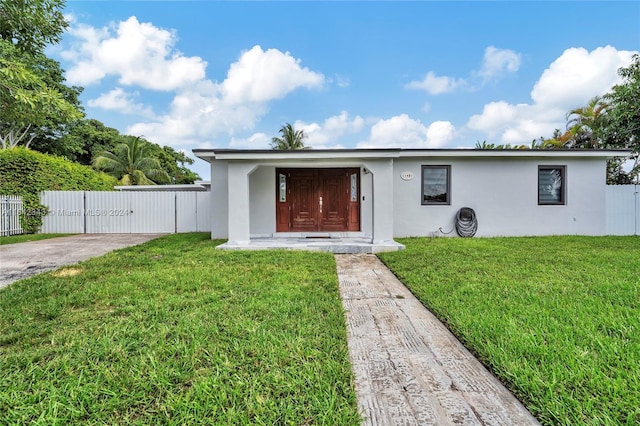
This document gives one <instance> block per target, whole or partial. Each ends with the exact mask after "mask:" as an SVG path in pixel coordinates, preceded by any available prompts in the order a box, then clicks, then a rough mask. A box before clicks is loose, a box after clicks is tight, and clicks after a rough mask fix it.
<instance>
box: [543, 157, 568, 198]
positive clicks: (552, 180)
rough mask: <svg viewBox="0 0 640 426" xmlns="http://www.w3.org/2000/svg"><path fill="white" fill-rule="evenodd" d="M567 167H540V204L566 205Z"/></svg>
mask: <svg viewBox="0 0 640 426" xmlns="http://www.w3.org/2000/svg"><path fill="white" fill-rule="evenodd" d="M565 186H566V184H565V166H539V167H538V204H540V205H548V204H550V205H563V204H564V203H565Z"/></svg>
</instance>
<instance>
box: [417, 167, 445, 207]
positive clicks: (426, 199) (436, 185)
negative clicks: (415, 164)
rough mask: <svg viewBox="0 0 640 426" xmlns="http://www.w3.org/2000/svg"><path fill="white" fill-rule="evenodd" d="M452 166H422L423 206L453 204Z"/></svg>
mask: <svg viewBox="0 0 640 426" xmlns="http://www.w3.org/2000/svg"><path fill="white" fill-rule="evenodd" d="M450 175H451V166H422V204H451V176H450Z"/></svg>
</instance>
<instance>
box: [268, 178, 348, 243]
mask: <svg viewBox="0 0 640 426" xmlns="http://www.w3.org/2000/svg"><path fill="white" fill-rule="evenodd" d="M359 230H360V169H357V168H341V169H276V231H277V232H346V231H359Z"/></svg>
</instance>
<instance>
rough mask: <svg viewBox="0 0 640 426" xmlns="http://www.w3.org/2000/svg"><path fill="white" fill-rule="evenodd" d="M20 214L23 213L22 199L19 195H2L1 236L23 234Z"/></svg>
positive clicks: (0, 212) (0, 197)
mask: <svg viewBox="0 0 640 426" xmlns="http://www.w3.org/2000/svg"><path fill="white" fill-rule="evenodd" d="M20 212H22V197H20V196H18V195H0V221H1V222H2V223H0V235H1V236H3V237H7V236H9V235H18V234H22V233H23V232H24V231H23V230H22V225H21V224H20Z"/></svg>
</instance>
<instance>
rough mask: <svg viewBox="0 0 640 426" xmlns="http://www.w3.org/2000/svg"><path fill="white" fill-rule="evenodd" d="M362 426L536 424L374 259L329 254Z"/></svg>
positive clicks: (489, 374)
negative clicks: (343, 314)
mask: <svg viewBox="0 0 640 426" xmlns="http://www.w3.org/2000/svg"><path fill="white" fill-rule="evenodd" d="M335 257H336V262H337V264H338V278H339V282H340V294H341V297H342V304H343V306H344V308H345V310H346V319H347V333H348V343H349V357H350V359H351V363H352V368H353V371H354V375H355V381H356V394H357V399H358V408H359V410H360V413H361V415H362V416H363V418H364V421H363V425H460V424H464V425H538V424H539V423H538V422H537V421H536V419H535V418H534V417H533V416H532V415H531V414H530V413H529V412H528V411H527V410H526V409H525V408H524V406H523V405H522V404H521V403H520V401H518V400H517V399H516V397H515V396H513V394H511V392H509V391H508V390H507V389H506V388H505V387H504V386H503V385H502V383H500V381H498V379H496V378H495V377H494V376H493V375H492V374H491V373H489V371H487V370H486V369H485V368H484V366H483V365H482V364H481V363H480V362H479V361H478V360H477V359H476V358H475V357H474V356H473V355H472V354H471V353H470V352H469V351H468V350H467V349H466V348H465V347H464V346H463V345H462V344H461V343H460V342H459V341H458V340H457V339H456V338H455V337H454V336H453V335H452V334H451V332H449V330H448V329H447V328H446V327H445V326H444V325H443V324H442V323H441V322H440V321H438V320H437V319H436V318H435V316H434V315H433V314H431V312H429V311H428V310H427V309H426V308H425V307H424V306H422V304H421V303H420V302H419V301H418V300H417V299H416V298H415V297H414V296H413V295H412V294H411V292H410V291H409V290H408V289H407V288H406V287H405V286H404V285H403V284H402V283H401V282H400V281H399V280H398V279H397V278H396V277H395V275H393V273H391V271H390V270H389V269H388V268H387V267H386V266H384V264H383V263H382V262H381V261H380V260H379V259H378V258H377V257H376V256H375V255H370V254H367V255H351V254H341V255H336V256H335Z"/></svg>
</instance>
